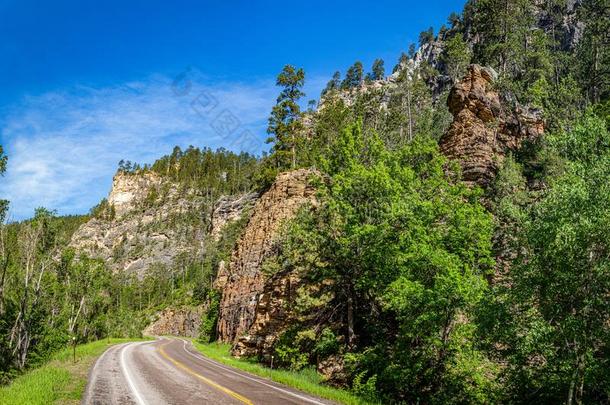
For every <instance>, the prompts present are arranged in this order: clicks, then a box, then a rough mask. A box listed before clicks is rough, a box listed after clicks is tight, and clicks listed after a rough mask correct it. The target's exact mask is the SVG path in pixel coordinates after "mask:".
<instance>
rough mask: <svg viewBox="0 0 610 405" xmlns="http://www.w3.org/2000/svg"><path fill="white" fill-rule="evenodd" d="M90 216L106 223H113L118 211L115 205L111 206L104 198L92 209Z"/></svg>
mask: <svg viewBox="0 0 610 405" xmlns="http://www.w3.org/2000/svg"><path fill="white" fill-rule="evenodd" d="M89 215H91V216H92V217H94V218H98V219H102V220H104V221H112V220H113V219H114V218H115V216H116V211H115V209H114V205H112V204H109V203H108V200H107V199H105V198H102V201H100V203H99V204H98V205H96V206H95V207H93V208H91V211H90V212H89Z"/></svg>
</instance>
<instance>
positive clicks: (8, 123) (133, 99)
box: [0, 74, 277, 220]
mask: <svg viewBox="0 0 610 405" xmlns="http://www.w3.org/2000/svg"><path fill="white" fill-rule="evenodd" d="M189 80H191V87H190V91H188V92H187V94H181V95H176V93H177V92H178V93H179V90H180V89H185V88H183V87H180V86H178V87H175V88H172V79H170V78H167V77H160V76H154V77H150V78H148V79H147V80H144V81H140V82H133V83H126V84H123V85H120V86H114V87H107V88H90V87H75V88H73V89H70V90H69V91H61V92H52V93H47V94H43V95H39V96H30V97H27V98H25V99H24V100H23V102H22V103H20V104H19V105H18V106H14V107H13V108H12V109H11V110H10V112H9V113H8V114H7V115H6V116H5V117H4V118H3V119H2V121H1V123H0V131H1V132H0V144H2V145H3V146H4V149H5V151H6V152H7V154H8V155H9V166H8V171H7V173H6V174H5V177H4V178H3V179H0V198H5V199H8V200H10V201H11V215H12V218H13V219H17V220H19V219H23V218H26V217H29V216H31V215H32V214H33V211H34V209H35V208H36V207H38V206H45V207H47V208H50V209H57V210H58V211H59V213H60V214H69V213H84V212H87V210H88V209H89V208H90V207H91V206H93V205H95V204H96V203H97V202H98V201H99V200H100V199H101V198H102V197H103V196H105V195H106V194H107V192H108V190H109V188H110V184H111V180H112V175H113V174H114V172H115V170H116V166H117V162H118V161H119V160H120V159H128V160H131V161H136V162H140V163H150V162H152V161H154V160H155V159H156V158H158V157H160V156H162V155H164V154H167V153H170V152H171V150H172V148H173V146H174V145H180V146H181V147H186V146H188V145H190V144H192V145H195V146H200V147H202V146H209V147H212V148H217V147H221V146H222V147H226V148H229V149H234V150H238V149H245V150H247V151H249V152H254V153H260V151H261V150H262V149H264V148H265V145H264V144H263V140H264V139H265V133H264V132H265V126H266V117H267V116H268V114H269V111H270V108H271V106H272V104H273V103H274V101H275V97H276V95H277V89H276V88H275V85H274V82H273V81H272V80H260V81H256V82H253V83H247V84H246V83H216V84H214V85H206V84H205V81H203V80H202V78H201V77H198V76H197V75H196V74H192V75H191V76H189ZM182 84H184V83H182ZM194 100H197V101H198V102H199V104H197V102H195V106H196V107H195V108H193V101H194ZM212 107H214V108H212ZM235 118H237V120H238V121H239V123H238V124H236V123H237V121H235ZM236 127H237V128H236ZM245 130H247V131H249V135H247V136H246V138H243V137H242V135H243V134H244V132H243V131H245ZM229 132H230V133H229Z"/></svg>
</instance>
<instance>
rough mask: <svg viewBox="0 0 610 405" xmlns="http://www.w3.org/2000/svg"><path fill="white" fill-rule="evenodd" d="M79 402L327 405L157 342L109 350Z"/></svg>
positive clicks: (180, 345) (169, 341)
mask: <svg viewBox="0 0 610 405" xmlns="http://www.w3.org/2000/svg"><path fill="white" fill-rule="evenodd" d="M82 403H83V404H87V405H89V404H104V405H106V404H113V405H114V404H120V405H123V404H137V405H157V404H176V405H178V404H218V405H222V404H237V405H243V404H265V405H275V404H317V405H321V404H330V403H331V402H329V401H325V400H321V399H317V398H314V397H312V396H310V395H307V394H304V393H302V392H299V391H297V390H294V389H292V388H288V387H286V386H284V385H281V384H277V383H275V382H272V381H269V380H267V379H264V378H261V377H257V376H254V375H252V374H248V373H245V372H243V371H241V370H237V369H234V368H232V367H228V366H225V365H223V364H220V363H218V362H216V361H213V360H211V359H209V358H207V357H204V356H203V355H201V354H200V353H199V352H198V351H196V350H195V348H194V347H193V346H192V344H191V343H190V342H189V341H186V340H182V339H178V338H159V339H157V340H155V341H149V342H132V343H124V344H120V345H116V346H112V347H110V348H109V349H108V350H106V351H105V352H104V354H102V355H101V356H100V358H99V359H98V360H97V362H96V363H95V365H94V366H93V367H92V369H91V371H90V372H89V382H88V384H87V388H86V390H85V395H84V396H83V401H82Z"/></svg>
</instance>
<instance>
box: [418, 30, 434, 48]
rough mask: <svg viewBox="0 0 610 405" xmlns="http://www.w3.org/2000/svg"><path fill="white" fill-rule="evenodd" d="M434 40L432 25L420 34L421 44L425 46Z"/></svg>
mask: <svg viewBox="0 0 610 405" xmlns="http://www.w3.org/2000/svg"><path fill="white" fill-rule="evenodd" d="M432 41H434V28H432V27H430V28H428V29H427V30H425V31H422V32H421V33H420V34H419V46H424V45H426V44H429V43H430V42H432Z"/></svg>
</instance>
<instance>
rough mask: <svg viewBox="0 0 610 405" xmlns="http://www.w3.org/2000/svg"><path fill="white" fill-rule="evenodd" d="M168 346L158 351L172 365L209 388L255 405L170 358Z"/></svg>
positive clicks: (161, 347)
mask: <svg viewBox="0 0 610 405" xmlns="http://www.w3.org/2000/svg"><path fill="white" fill-rule="evenodd" d="M168 344H169V343H167V344H165V345H163V346H160V347H159V349H158V351H159V353H161V356H163V357H165V358H166V359H167V360H169V361H171V362H172V363H174V365H176V367H179V368H181V369H183V370H184V371H186V372H187V373H189V374H191V375H193V376H195V377H197V378H199V379H200V380H201V381H203V382H204V383H206V384H207V385H209V386H211V387H213V388H216V389H217V390H220V391H222V392H224V393H225V394H228V395H230V396H232V397H233V398H235V399H237V400H239V401H241V402H243V403H244V404H247V405H254V404H253V403H252V401H250V400H249V399H248V398H246V397H244V396H242V395H239V394H238V393H236V392H234V391H231V390H230V389H228V388H225V387H223V386H222V385H220V384H217V383H215V382H214V381H212V380H210V379H209V378H206V377H204V376H202V375H200V374H197V373H196V372H195V371H193V370H192V369H191V368H190V367H188V366H186V365H184V364H182V363H181V362H179V361H178V360H175V359H173V358H172V357H170V356H169V355H168V354H167V353H166V352H165V350H163V347H164V346H167V345H168Z"/></svg>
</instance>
